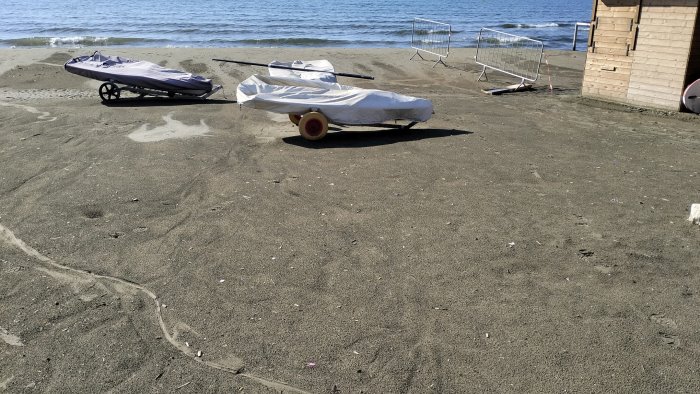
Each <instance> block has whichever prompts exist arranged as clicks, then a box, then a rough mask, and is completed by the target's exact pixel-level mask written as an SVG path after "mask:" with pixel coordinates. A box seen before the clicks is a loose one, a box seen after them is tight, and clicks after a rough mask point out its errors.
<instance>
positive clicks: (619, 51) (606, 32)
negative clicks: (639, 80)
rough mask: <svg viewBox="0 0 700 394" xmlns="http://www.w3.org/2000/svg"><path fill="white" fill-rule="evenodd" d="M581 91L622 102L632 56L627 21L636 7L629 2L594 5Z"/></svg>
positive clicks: (632, 18) (636, 12)
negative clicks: (627, 3)
mask: <svg viewBox="0 0 700 394" xmlns="http://www.w3.org/2000/svg"><path fill="white" fill-rule="evenodd" d="M594 7H595V8H594V11H593V18H592V23H593V24H592V27H591V33H590V34H591V37H590V39H589V47H588V55H587V58H586V69H585V72H584V76H583V86H582V94H583V95H584V96H591V97H598V98H604V99H613V100H616V101H624V100H625V99H626V97H627V91H628V89H629V82H630V75H631V72H632V60H633V58H632V56H630V53H629V50H628V39H629V37H630V29H631V26H630V23H633V21H634V20H635V18H636V17H637V15H638V8H637V7H636V6H630V5H622V6H620V5H606V4H605V2H604V1H601V0H598V1H597V3H595V4H594Z"/></svg>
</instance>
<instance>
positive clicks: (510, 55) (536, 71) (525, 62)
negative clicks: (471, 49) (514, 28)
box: [474, 27, 544, 85]
mask: <svg viewBox="0 0 700 394" xmlns="http://www.w3.org/2000/svg"><path fill="white" fill-rule="evenodd" d="M543 55H544V45H543V44H542V41H537V40H533V39H531V38H527V37H522V36H516V35H513V34H508V33H503V32H500V31H497V30H492V29H487V28H485V27H484V28H482V29H481V31H479V38H478V40H477V47H476V56H475V57H474V58H475V60H476V63H477V64H479V65H481V66H483V69H482V71H481V75H479V78H478V79H477V81H478V80H481V78H482V77H485V76H486V69H487V68H490V69H492V70H496V71H500V72H502V73H505V74H508V75H512V76H514V77H516V78H520V79H521V82H520V84H521V85H524V84H525V81H530V82H534V81H536V80H537V79H538V78H539V76H540V65H541V64H542V56H543ZM486 79H487V80H488V77H487V78H486Z"/></svg>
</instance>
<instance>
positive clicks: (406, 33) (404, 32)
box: [389, 29, 464, 37]
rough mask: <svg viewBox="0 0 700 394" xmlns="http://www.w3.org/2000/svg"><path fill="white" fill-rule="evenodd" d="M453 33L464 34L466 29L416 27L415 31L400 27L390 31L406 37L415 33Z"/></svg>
mask: <svg viewBox="0 0 700 394" xmlns="http://www.w3.org/2000/svg"><path fill="white" fill-rule="evenodd" d="M448 32H449V33H451V34H453V35H454V34H462V33H464V31H462V30H454V29H453V30H451V31H448V30H426V29H416V30H415V31H414V30H413V29H400V30H396V31H392V32H389V34H392V35H395V36H399V37H406V36H412V35H413V34H414V33H415V34H417V35H429V34H440V35H447V33H448Z"/></svg>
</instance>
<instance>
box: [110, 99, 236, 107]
mask: <svg viewBox="0 0 700 394" xmlns="http://www.w3.org/2000/svg"><path fill="white" fill-rule="evenodd" d="M203 104H204V105H214V104H236V100H226V99H199V98H193V99H191V98H177V97H174V98H170V97H143V98H139V97H123V98H120V99H118V100H110V101H102V105H104V106H106V107H113V108H119V107H169V106H180V105H203Z"/></svg>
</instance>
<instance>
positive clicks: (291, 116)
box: [289, 114, 301, 126]
mask: <svg viewBox="0 0 700 394" xmlns="http://www.w3.org/2000/svg"><path fill="white" fill-rule="evenodd" d="M289 120H291V121H292V123H294V124H295V125H297V126H299V122H300V121H301V115H297V114H289Z"/></svg>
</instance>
